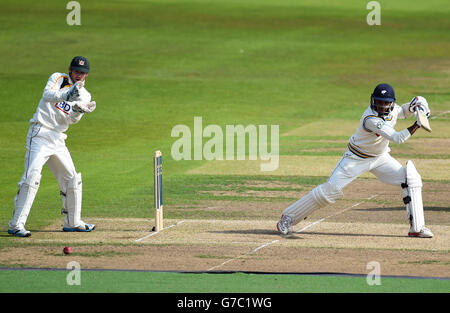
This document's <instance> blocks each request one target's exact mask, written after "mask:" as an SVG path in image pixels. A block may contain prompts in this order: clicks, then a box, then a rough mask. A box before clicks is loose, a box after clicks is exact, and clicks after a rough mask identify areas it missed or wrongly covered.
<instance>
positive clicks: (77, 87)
mask: <svg viewBox="0 0 450 313" xmlns="http://www.w3.org/2000/svg"><path fill="white" fill-rule="evenodd" d="M89 70H90V65H89V62H88V60H87V59H86V58H85V57H82V56H76V57H74V58H73V59H72V61H71V63H70V66H69V74H65V73H59V72H57V73H53V74H52V75H51V76H50V78H49V79H48V81H47V84H46V86H45V88H44V92H43V95H42V98H41V100H40V102H39V105H38V107H37V110H36V113H35V114H34V115H33V118H32V119H31V120H30V128H29V131H28V135H27V142H26V153H25V171H24V173H23V176H22V179H21V180H20V182H19V184H18V192H17V195H16V196H15V198H14V212H13V216H12V218H11V220H10V221H9V228H8V233H9V234H11V235H13V236H16V237H29V236H31V232H30V231H28V230H26V229H25V223H26V221H27V218H28V214H29V213H30V209H31V206H32V205H33V201H34V198H35V196H36V193H37V191H38V189H39V185H40V180H41V172H42V167H43V166H44V164H46V165H47V166H48V168H49V169H50V171H51V172H52V174H53V175H54V177H55V178H56V180H57V181H58V185H59V188H60V195H61V197H62V206H63V210H62V213H63V214H64V215H65V217H64V226H63V231H65V232H90V231H92V230H94V229H95V225H93V224H86V223H85V222H83V221H82V220H81V196H82V182H81V173H77V171H76V170H75V166H74V164H73V161H72V157H71V156H70V153H69V150H68V149H67V147H66V144H65V140H66V138H67V135H66V134H65V133H64V132H66V131H67V129H68V128H69V125H71V124H75V123H78V122H79V121H80V119H81V118H82V117H83V114H84V113H91V112H92V111H94V110H95V108H96V103H95V101H91V95H90V93H89V92H88V91H87V90H86V88H85V87H84V83H85V80H86V77H87V76H88V73H89Z"/></svg>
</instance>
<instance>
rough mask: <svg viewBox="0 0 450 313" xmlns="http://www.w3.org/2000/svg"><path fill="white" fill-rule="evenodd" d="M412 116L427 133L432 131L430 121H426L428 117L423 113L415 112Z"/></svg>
mask: <svg viewBox="0 0 450 313" xmlns="http://www.w3.org/2000/svg"><path fill="white" fill-rule="evenodd" d="M414 114H415V115H416V120H417V124H418V125H419V126H420V127H421V128H423V129H425V130H426V131H427V132H430V133H431V131H432V130H431V126H430V121H429V120H428V117H427V116H426V115H425V113H424V112H423V111H421V110H416V111H415V112H414Z"/></svg>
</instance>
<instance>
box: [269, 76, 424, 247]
mask: <svg viewBox="0 0 450 313" xmlns="http://www.w3.org/2000/svg"><path fill="white" fill-rule="evenodd" d="M395 100H396V98H395V93H394V89H393V88H392V86H391V85H389V84H379V85H377V86H376V87H375V89H374V91H373V93H372V95H371V97H370V105H369V107H368V108H367V109H366V110H365V112H364V113H363V115H362V117H361V119H360V121H359V126H358V127H357V129H356V132H355V133H354V134H353V135H352V136H351V137H350V140H349V143H348V145H347V149H346V151H345V152H344V154H343V156H342V158H341V159H340V160H339V162H338V164H337V165H336V167H335V169H334V170H333V172H332V173H331V175H330V177H329V179H328V181H327V182H325V183H323V184H321V185H319V186H317V187H315V188H314V189H313V190H311V191H310V192H309V193H307V194H306V195H305V196H304V197H302V198H301V199H299V200H298V201H296V202H294V203H293V204H291V205H290V206H289V207H287V208H286V209H285V210H284V211H283V213H282V216H281V219H280V221H279V222H278V223H277V229H278V231H279V232H280V233H281V234H283V235H287V234H289V233H291V232H292V231H293V229H292V227H293V226H294V225H295V224H297V223H299V222H300V221H301V220H303V219H305V218H306V217H307V216H308V215H310V214H311V213H312V212H313V211H315V210H317V209H319V208H322V207H324V206H326V205H328V204H330V203H334V202H335V201H336V200H338V199H340V198H342V197H343V192H342V190H343V189H344V187H345V186H347V185H348V184H349V183H351V182H352V181H353V180H354V179H356V178H357V177H359V176H360V175H362V174H363V173H365V172H371V173H373V174H374V175H375V176H376V177H377V178H378V179H379V180H380V181H382V182H384V183H387V184H390V185H393V186H396V187H397V188H399V191H400V190H402V196H403V202H404V203H405V205H406V212H407V218H408V220H409V223H410V229H409V232H408V236H410V237H419V238H431V237H433V233H432V232H431V230H430V229H428V228H427V227H425V218H424V212H423V203H422V179H421V176H420V174H419V173H418V172H417V170H416V168H415V166H414V163H413V162H412V161H411V160H409V161H407V162H406V167H403V166H402V165H401V164H400V163H399V162H398V161H397V160H396V159H394V158H393V157H392V156H391V155H390V154H389V152H390V148H389V143H390V142H394V143H397V144H400V143H403V142H405V141H406V140H408V139H409V138H410V137H411V136H412V135H413V134H414V133H415V132H416V130H417V129H418V128H420V127H423V128H424V129H426V130H428V131H431V128H430V127H429V124H428V121H427V120H426V118H425V121H423V119H421V118H419V117H421V116H426V117H429V116H430V108H429V106H428V103H427V100H426V99H425V98H424V97H420V96H418V97H414V98H413V99H412V100H411V102H410V103H405V104H403V105H397V104H396V103H395ZM418 112H421V114H420V115H419V114H417V113H418ZM413 114H416V118H417V121H416V122H414V124H413V125H411V126H410V127H408V128H406V129H403V130H401V131H396V130H395V129H394V126H395V124H396V122H397V119H398V118H401V119H404V118H408V117H410V116H411V115H413Z"/></svg>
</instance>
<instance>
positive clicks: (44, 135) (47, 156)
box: [9, 123, 76, 229]
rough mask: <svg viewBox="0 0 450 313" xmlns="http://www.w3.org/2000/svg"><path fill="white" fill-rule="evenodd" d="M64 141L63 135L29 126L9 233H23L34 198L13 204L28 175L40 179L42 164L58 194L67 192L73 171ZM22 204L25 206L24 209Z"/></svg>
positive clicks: (64, 136)
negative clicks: (12, 230) (16, 231)
mask: <svg viewBox="0 0 450 313" xmlns="http://www.w3.org/2000/svg"><path fill="white" fill-rule="evenodd" d="M66 138H67V135H66V134H64V133H60V132H56V131H53V130H50V129H48V128H45V127H44V126H42V125H41V124H39V123H35V124H32V125H30V129H29V131H28V135H27V146H26V147H27V151H26V153H25V171H24V173H23V176H22V179H21V180H20V182H19V184H18V187H19V188H18V189H19V192H18V193H17V195H16V198H15V208H14V214H13V217H12V219H11V221H10V222H9V227H10V229H23V228H24V227H25V223H26V219H27V217H28V213H29V211H30V209H31V205H32V202H33V199H34V195H33V196H32V197H30V198H31V200H30V201H26V199H24V200H23V201H17V199H18V198H19V193H20V192H21V189H22V186H23V185H24V184H25V183H26V182H27V178H28V177H29V176H30V175H32V176H33V175H34V176H36V175H40V174H41V172H42V168H43V166H44V164H47V166H48V168H49V169H50V171H51V172H52V174H53V176H54V177H55V178H56V180H57V181H58V185H59V188H60V190H61V191H62V192H63V193H66V192H67V186H68V183H69V181H70V180H71V179H73V177H74V176H75V175H76V170H75V166H74V164H73V161H72V157H71V156H70V153H69V150H68V149H67V147H66V144H65V139H66ZM35 192H37V190H36V191H35ZM22 197H24V195H22ZM23 203H25V206H24V205H23ZM20 204H21V205H20Z"/></svg>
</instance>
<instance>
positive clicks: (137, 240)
mask: <svg viewBox="0 0 450 313" xmlns="http://www.w3.org/2000/svg"><path fill="white" fill-rule="evenodd" d="M182 223H184V221H179V222H177V223H175V224H173V225H170V226H167V227H164V228H163V229H161V230H160V231H157V232H154V233H151V234H148V235H147V236H144V237H142V238H139V239H136V240H135V241H134V242H139V241H142V240H144V239H146V238H150V237H152V236H154V235H156V234H159V233H160V232H162V231H163V230H165V229H169V228H172V227H175V226H178V225H180V224H182Z"/></svg>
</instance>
